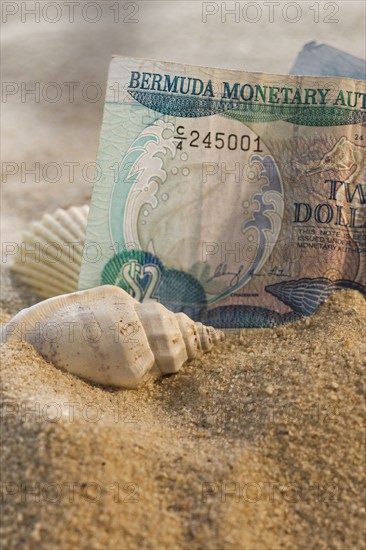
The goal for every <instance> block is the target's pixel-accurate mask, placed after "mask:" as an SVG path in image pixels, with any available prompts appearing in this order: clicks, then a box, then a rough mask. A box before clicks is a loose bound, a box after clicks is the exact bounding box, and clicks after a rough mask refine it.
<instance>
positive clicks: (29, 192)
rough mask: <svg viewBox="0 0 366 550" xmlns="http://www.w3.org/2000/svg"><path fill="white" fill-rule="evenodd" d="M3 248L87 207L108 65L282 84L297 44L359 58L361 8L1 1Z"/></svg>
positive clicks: (357, 4) (355, 4) (341, 4)
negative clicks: (37, 222) (170, 66)
mask: <svg viewBox="0 0 366 550" xmlns="http://www.w3.org/2000/svg"><path fill="white" fill-rule="evenodd" d="M1 10H2V13H1V17H2V29H3V32H2V51H3V62H2V80H3V84H2V92H3V97H2V134H1V141H2V171H3V174H2V199H3V200H2V212H1V225H2V240H3V241H6V240H10V241H13V240H17V239H19V237H20V233H21V230H22V229H24V225H25V224H26V223H27V221H30V220H31V219H34V212H35V210H36V211H37V217H39V216H40V215H42V214H43V213H44V212H46V211H49V212H50V211H52V210H53V209H55V208H57V207H58V206H61V207H67V206H70V205H72V204H82V203H84V202H86V201H89V200H90V196H91V192H92V183H93V178H94V175H93V173H94V172H93V163H94V162H95V159H96V154H97V148H98V139H99V132H100V127H101V123H102V114H103V103H104V90H105V84H106V80H107V73H108V65H109V62H110V58H111V56H112V55H113V54H120V55H128V56H136V57H148V58H152V59H154V58H156V59H162V60H167V61H177V62H182V63H192V64H199V65H210V66H217V67H227V68H233V69H240V70H249V71H263V72H275V73H288V72H289V71H290V69H291V67H292V65H293V63H294V61H295V58H296V56H297V54H298V53H299V51H300V50H301V49H302V47H303V45H304V44H305V43H307V42H309V41H313V40H315V41H318V42H320V43H326V44H329V45H332V46H335V47H337V48H340V49H343V50H345V51H346V52H348V53H350V54H353V55H355V56H357V57H359V58H364V57H365V11H366V3H365V2H363V1H362V0H360V1H348V0H347V1H337V2H323V1H319V2H314V1H309V2H308V1H298V2H287V1H277V2H271V1H255V2H199V1H188V2H187V1H170V2H169V1H158V2H155V1H151V0H149V1H132V2H119V1H109V0H103V1H99V2H98V1H97V2H88V1H79V2H62V1H59V2H47V1H43V2H31V1H26V2H2V5H1Z"/></svg>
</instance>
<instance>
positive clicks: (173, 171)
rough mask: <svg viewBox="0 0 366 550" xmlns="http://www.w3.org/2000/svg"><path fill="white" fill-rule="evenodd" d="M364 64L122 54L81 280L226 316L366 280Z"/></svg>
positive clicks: (113, 75)
mask: <svg viewBox="0 0 366 550" xmlns="http://www.w3.org/2000/svg"><path fill="white" fill-rule="evenodd" d="M365 125H366V87H365V82H364V81H362V80H353V79H350V78H338V77H317V76H304V77H300V76H295V75H277V74H267V73H255V72H244V71H243V72H242V71H234V70H229V69H218V68H209V67H199V66H192V65H182V64H177V63H169V62H162V61H152V60H147V59H133V58H127V57H114V58H113V59H112V62H111V65H110V70H109V77H108V85H107V93H106V99H105V110H104V117H103V124H102V130H101V137H100V146H99V152H98V158H97V165H98V169H99V172H100V174H99V178H98V181H97V182H96V183H95V186H94V190H93V197H92V204H91V209H90V214H89V218H88V227H87V235H86V242H85V246H84V253H83V264H82V268H81V273H80V279H79V288H80V289H85V288H89V287H93V286H96V285H101V284H114V285H118V286H120V287H122V288H124V289H125V290H126V291H127V292H129V293H130V294H131V295H132V296H134V297H135V298H136V299H138V300H140V301H144V300H156V301H159V302H161V303H163V304H164V305H165V306H166V307H168V308H169V309H171V310H173V311H183V312H185V313H187V314H188V315H189V316H190V317H192V318H194V319H195V320H201V321H202V322H204V323H206V324H210V325H213V326H221V327H226V328H230V327H270V326H275V325H277V324H280V323H284V322H289V321H294V320H297V319H299V318H301V317H302V316H304V315H310V314H311V313H313V312H314V311H315V310H316V309H317V307H318V306H319V305H320V304H321V303H322V301H323V300H324V299H325V298H326V297H327V296H328V295H329V294H330V293H331V292H332V291H335V290H338V289H343V288H351V289H357V290H359V291H360V292H362V293H363V294H364V295H366V272H365V259H366V184H365V163H366V160H365V152H366V129H365Z"/></svg>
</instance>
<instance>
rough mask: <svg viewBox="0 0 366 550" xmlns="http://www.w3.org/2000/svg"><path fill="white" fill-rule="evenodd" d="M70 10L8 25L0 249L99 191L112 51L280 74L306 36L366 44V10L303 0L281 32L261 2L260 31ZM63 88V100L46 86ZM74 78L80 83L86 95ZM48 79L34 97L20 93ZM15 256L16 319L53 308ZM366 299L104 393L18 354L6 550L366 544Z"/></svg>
mask: <svg viewBox="0 0 366 550" xmlns="http://www.w3.org/2000/svg"><path fill="white" fill-rule="evenodd" d="M8 4H16V3H14V2H13V3H8ZM17 4H19V10H20V9H21V4H30V2H29V3H25V2H23V3H20V2H19V3H17ZM59 4H60V6H61V7H62V8H63V14H62V18H61V19H60V21H58V22H55V23H50V22H49V21H46V20H45V18H44V17H43V18H42V17H41V20H40V22H39V23H36V22H32V20H31V18H30V17H29V16H28V17H26V19H25V21H23V20H22V14H21V11H19V12H18V13H17V14H15V15H13V16H9V17H8V23H7V24H6V25H4V32H3V55H4V61H3V67H2V68H3V78H4V79H5V81H6V82H9V83H15V88H14V87H13V90H18V91H15V92H14V93H11V94H9V95H8V97H7V100H6V102H3V104H2V112H3V114H2V120H3V126H2V145H3V177H2V191H1V193H2V209H1V229H2V237H1V239H2V244H3V246H4V245H5V246H7V245H8V244H10V246H12V245H13V244H14V245H15V244H16V243H18V242H19V240H20V239H21V234H22V231H23V230H24V229H26V228H27V226H28V224H29V223H30V221H33V220H36V219H39V218H40V217H41V216H42V215H43V214H44V213H45V212H52V211H53V210H54V209H55V208H57V207H65V208H67V207H69V206H71V205H80V204H84V203H88V202H90V198H91V192H92V177H91V176H90V173H89V172H87V171H86V170H85V167H86V166H87V165H88V163H93V162H95V158H96V152H97V147H98V137H99V131H100V126H101V120H102V110H103V98H104V90H105V81H106V78H107V70H108V64H109V61H110V57H111V55H112V54H125V55H131V56H133V55H135V56H137V57H138V56H139V57H149V58H157V59H159V58H160V59H164V60H172V61H178V62H186V63H196V64H201V65H205V64H206V65H212V66H222V67H232V68H236V69H243V70H255V71H268V72H278V73H287V72H288V71H289V70H290V68H291V66H292V63H293V61H294V59H295V57H296V54H297V53H298V52H299V51H300V50H301V48H302V46H303V44H304V43H305V42H308V41H310V40H319V41H320V42H326V43H328V44H330V45H333V46H336V47H339V48H343V49H344V50H346V51H348V52H349V53H351V54H353V55H356V56H358V57H364V55H365V43H364V30H365V5H364V3H363V2H357V1H355V2H334V3H329V2H328V3H327V5H328V8H326V6H325V4H324V3H322V2H320V3H313V2H301V5H302V8H303V11H302V17H301V18H300V19H299V21H298V22H297V23H289V22H288V21H286V20H285V19H284V17H283V12H282V8H283V6H284V4H286V2H281V3H280V4H281V6H280V7H281V10H280V11H279V12H278V14H277V15H275V18H274V21H273V22H272V23H270V22H269V19H268V14H267V12H266V11H265V8H264V4H263V3H261V2H257V3H256V4H258V5H260V7H262V8H263V12H262V16H261V19H260V20H258V22H257V23H256V24H252V23H249V22H248V21H246V20H244V19H243V17H240V18H239V20H238V21H235V20H234V19H233V18H231V19H230V17H229V16H228V17H227V19H226V20H225V21H224V22H223V21H222V18H221V13H220V12H219V13H218V15H217V14H216V15H215V16H212V17H209V18H208V19H207V21H206V22H204V21H203V17H202V9H203V8H202V6H203V3H201V2H186V3H183V2H179V1H177V2H171V3H168V2H130V3H129V4H130V5H132V7H133V6H136V5H137V6H138V12H137V13H136V14H135V15H131V13H132V12H131V7H130V8H128V7H127V8H126V9H124V8H123V6H122V8H123V9H124V11H121V15H122V16H123V18H122V19H123V20H122V19H121V20H120V21H119V22H118V23H114V22H113V14H114V12H113V10H111V9H109V7H110V6H109V5H111V6H112V5H113V4H117V3H116V2H103V3H101V2H100V3H99V4H103V6H104V8H103V9H104V11H103V17H102V18H101V19H100V21H98V22H97V23H95V24H94V25H93V24H91V23H90V22H88V21H85V18H84V19H82V18H81V17H80V13H79V12H78V11H77V12H76V15H75V19H74V21H73V22H70V21H68V20H67V18H66V19H65V10H66V7H65V6H64V4H66V3H63V2H60V3H59ZM84 4H85V2H80V6H82V5H84ZM120 4H123V3H120ZM212 4H215V5H216V3H212ZM219 4H220V3H219ZM254 4H255V3H254ZM287 4H288V3H287ZM317 4H319V6H320V8H319V9H320V12H319V14H318V15H319V21H318V22H316V21H315V19H314V17H315V16H316V12H314V9H313V10H311V9H309V6H310V5H317ZM329 4H334V5H335V6H336V7H337V6H338V8H339V10H338V12H337V14H335V15H334V16H332V13H331V11H329ZM107 5H108V6H107ZM214 7H215V6H214ZM80 9H81V8H80ZM289 9H291V8H289ZM276 13H277V12H276ZM286 13H287V12H286ZM266 14H267V15H266ZM48 15H49V17H51V16H52V14H51V12H50V13H49V14H48ZM89 17H92V12H90V14H89ZM126 17H127V18H128V17H132V18H133V17H134V18H136V19H137V21H135V22H130V21H126ZM251 17H253V15H251ZM288 17H293V14H292V12H291V11H290V12H289V13H288ZM326 17H328V19H329V18H332V17H336V18H337V19H338V22H331V21H329V20H326ZM50 82H56V83H57V84H58V85H59V86H60V87H61V90H62V96H61V98H60V99H59V100H58V101H57V102H52V101H49V100H48V99H47V97H46V99H45V98H44V96H43V92H42V90H43V91H45V90H46V89H47V88H45V86H47V84H48V83H50ZM65 82H76V83H78V87H77V88H76V92H75V98H74V100H72V101H71V100H70V95H69V93H68V88H67V86H65V84H64V83H65ZM90 82H94V83H97V85H98V86H99V87H100V89H101V91H102V95H101V97H100V98H99V99H98V100H97V101H95V102H92V101H89V100H86V99H85V96H83V93H82V90H83V89H84V86H86V85H88V83H90ZM37 83H38V84H39V86H40V88H39V90H40V95H39V97H38V99H37V97H36V96H32V95H28V96H23V95H22V89H23V90H24V86H28V88H30V87H32V86H36V85H37ZM17 86H18V88H17ZM10 89H11V88H9V90H10ZM45 93H46V92H45ZM23 99H24V101H23ZM4 162H6V163H7V164H6V165H4ZM37 163H38V164H37ZM72 163H76V164H74V166H75V172H74V174H73V177H71V175H70V169H69V168H70V166H71V164H72ZM51 164H52V165H53V168H52V166H51ZM55 164H56V168H55V166H54V165H55ZM57 167H58V168H57ZM32 170H33V172H32ZM34 170H35V171H36V172H34ZM52 170H53V171H52ZM55 170H56V171H57V170H58V172H57V173H56V172H55ZM55 174H56V177H55ZM6 250H11V248H10V249H9V248H8V249H6ZM11 261H12V255H11V254H10V255H9V254H6V255H5V257H3V259H2V263H3V266H2V271H1V279H2V289H1V321H2V322H6V321H7V320H9V319H11V317H12V315H14V314H16V313H17V312H18V311H20V310H21V309H22V308H23V307H27V306H29V305H31V304H33V303H35V302H36V301H37V300H39V298H38V297H37V296H34V295H32V293H31V292H30V291H29V289H28V288H27V287H26V286H25V285H22V284H20V283H19V281H18V280H17V279H16V277H15V276H14V275H13V274H12V273H11V270H10V267H9V266H10V265H11ZM365 304H366V301H365V300H364V298H363V297H362V296H361V295H360V294H358V293H357V292H353V291H345V290H344V291H340V292H336V293H334V294H333V295H332V296H331V297H329V298H328V300H327V301H326V302H325V303H324V304H323V306H322V307H321V308H320V309H319V310H318V311H317V312H316V313H315V314H314V315H313V316H311V317H309V318H306V319H303V320H301V321H299V322H297V323H294V324H292V325H286V326H282V327H277V328H275V329H262V330H254V329H253V330H245V331H242V332H241V333H238V332H236V333H232V334H228V336H227V340H226V342H224V343H222V344H220V345H218V346H217V347H216V348H215V349H214V350H213V351H212V352H211V353H209V354H207V355H205V356H204V357H203V358H202V360H195V361H193V362H192V363H190V364H187V365H185V366H184V368H182V370H181V371H180V372H179V373H178V374H176V375H174V376H169V377H166V378H164V379H161V380H160V381H157V382H155V383H150V384H149V385H147V386H146V387H144V388H142V389H140V390H138V391H123V390H122V391H117V390H112V389H109V388H102V387H99V386H95V385H92V384H89V383H87V382H85V381H83V380H80V379H78V378H76V377H75V376H72V375H71V374H68V373H65V372H63V371H61V370H58V369H56V368H55V367H54V366H53V365H51V364H48V363H47V362H46V361H44V360H43V359H42V358H41V357H40V356H39V355H38V354H37V353H36V352H35V350H34V349H33V348H32V347H31V346H29V345H27V344H13V345H10V344H5V345H3V346H2V347H1V350H0V351H1V379H2V416H1V440H2V461H1V469H2V472H1V473H2V485H1V489H2V517H1V519H2V525H1V533H0V538H1V548H4V550H8V549H9V550H10V549H11V550H19V549H32V550H33V549H34V550H35V549H37V550H38V549H41V550H66V549H77V550H81V549H85V550H86V549H88V550H89V549H93V550H94V549H98V550H99V549H107V548H108V549H111V550H127V549H128V550H137V549H139V548H146V549H150V550H175V549H177V550H178V549H182V550H183V549H184V550H186V549H188V548H189V549H194V550H226V549H227V550H229V549H230V550H237V549H241V550H269V549H271V550H272V549H274V550H277V549H289V550H290V549H291V550H292V549H294V548H301V549H308V548H311V549H313V550H322V549H328V548H329V549H337V550H338V549H339V550H362V549H363V548H365V538H364V528H365V521H366V517H365V515H366V510H365V500H364V494H365V493H364V491H365V442H364V434H365V367H366V364H365V341H364V335H365V333H366V330H365V329H366V309H365Z"/></svg>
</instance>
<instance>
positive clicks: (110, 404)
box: [1, 276, 366, 550]
mask: <svg viewBox="0 0 366 550" xmlns="http://www.w3.org/2000/svg"><path fill="white" fill-rule="evenodd" d="M6 278H7V276H6ZM7 280H8V282H7V291H8V300H9V296H10V295H11V294H12V293H13V297H12V299H11V300H10V301H8V302H7V301H6V300H5V302H3V306H4V308H7V307H8V309H10V308H12V307H14V305H15V304H16V305H19V299H20V298H19V291H18V294H17V295H14V293H15V289H16V288H17V286H16V285H14V282H13V283H12V282H11V281H9V279H7ZM11 289H12V290H11ZM5 311H6V309H5ZM3 312H4V309H3ZM7 317H9V316H8V315H7V314H6V312H5V313H4V314H3V319H4V320H6V318H7ZM365 329H366V311H365V300H364V298H363V297H362V296H361V295H360V294H358V293H357V292H353V291H341V292H337V293H335V294H333V296H331V297H330V298H329V299H328V300H327V301H326V303H324V304H323V306H322V307H321V309H320V310H319V311H318V312H317V313H316V314H314V315H313V316H312V317H311V318H307V319H304V320H302V321H299V322H297V323H295V324H292V325H287V326H282V327H277V328H275V329H261V330H255V329H253V330H245V331H242V332H241V333H236V334H232V335H231V336H229V338H228V340H227V341H226V342H225V343H222V344H220V345H219V346H218V347H217V348H216V349H214V350H213V351H212V352H211V353H209V354H207V355H205V356H204V357H203V358H202V360H195V361H193V362H192V363H190V364H187V365H185V367H184V368H182V370H181V371H180V372H179V373H178V374H176V375H172V376H170V377H166V378H164V379H162V380H161V381H158V382H155V383H151V384H149V385H147V386H146V387H144V388H142V389H140V390H137V391H131V390H126V391H123V390H122V391H117V390H113V389H108V388H107V389H106V388H102V387H98V386H93V385H91V384H89V383H87V382H84V381H82V380H80V379H78V378H76V377H74V376H72V375H70V374H68V373H65V372H62V371H60V370H57V369H56V368H55V367H54V366H52V365H50V364H48V363H47V362H45V361H44V360H43V359H42V358H41V357H40V356H39V355H37V353H36V352H35V351H34V349H33V348H32V347H31V346H29V345H28V344H16V345H15V344H13V345H10V344H6V345H4V346H3V347H2V349H1V356H2V357H1V361H2V382H3V417H2V438H3V442H4V448H3V459H2V470H3V472H2V473H3V475H2V478H3V485H2V490H3V516H2V518H3V527H2V544H3V548H6V549H8V548H9V549H10V548H12V549H18V548H31V549H38V548H42V549H48V548H52V549H53V548H60V549H61V548H62V549H64V548H78V549H79V548H80V549H81V548H83V549H84V548H85V549H87V548H93V549H94V548H95V549H104V548H111V549H117V548H118V549H122V548H123V549H137V548H149V549H157V548H159V549H160V548H161V549H172V548H174V549H175V548H177V549H186V548H194V549H201V548H205V549H206V548H207V549H216V550H221V549H223V548H225V549H226V548H227V549H233V550H234V549H235V550H236V549H239V548H240V549H245V550H246V549H250V550H252V549H269V548H288V549H293V548H314V549H315V548H316V549H323V548H324V549H325V548H335V549H339V550H344V549H345V548H347V549H361V548H364V538H363V537H364V525H365V513H366V510H365V503H364V489H363V488H364V483H365V458H364V457H365V455H364V426H365V387H364V380H365V378H364V369H365V366H366V365H365V343H364V334H365Z"/></svg>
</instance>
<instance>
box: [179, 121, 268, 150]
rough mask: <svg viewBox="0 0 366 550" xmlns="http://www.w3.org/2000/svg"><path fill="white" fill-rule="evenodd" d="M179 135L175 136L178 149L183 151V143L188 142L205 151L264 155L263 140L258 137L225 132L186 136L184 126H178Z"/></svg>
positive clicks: (197, 133)
mask: <svg viewBox="0 0 366 550" xmlns="http://www.w3.org/2000/svg"><path fill="white" fill-rule="evenodd" d="M176 133H177V135H176V136H174V138H175V139H176V140H178V143H177V149H179V150H182V149H183V142H184V141H185V140H187V145H188V147H204V148H205V149H211V148H212V147H214V148H216V149H224V148H226V149H229V150H230V151H236V150H239V151H250V150H253V151H254V153H263V149H261V138H260V137H259V136H258V137H257V138H255V139H253V138H251V136H248V135H247V134H242V135H237V134H226V133H225V132H208V133H207V134H205V135H203V134H200V132H198V131H197V130H192V131H191V132H190V133H189V134H188V135H186V129H185V127H184V126H177V129H176Z"/></svg>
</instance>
